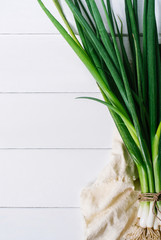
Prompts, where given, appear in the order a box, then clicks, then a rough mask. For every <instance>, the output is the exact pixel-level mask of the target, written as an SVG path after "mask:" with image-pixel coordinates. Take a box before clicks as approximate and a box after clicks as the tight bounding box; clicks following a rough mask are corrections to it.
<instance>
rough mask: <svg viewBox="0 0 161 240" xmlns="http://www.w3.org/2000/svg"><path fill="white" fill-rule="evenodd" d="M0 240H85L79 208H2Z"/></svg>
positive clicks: (0, 210) (0, 212)
mask: <svg viewBox="0 0 161 240" xmlns="http://www.w3.org/2000/svg"><path fill="white" fill-rule="evenodd" d="M0 239H3V240H20V239H21V240H22V239H23V240H29V239H30V240H37V239H41V240H65V239H74V240H82V239H83V220H82V216H81V213H80V210H79V209H70V208H69V209H0Z"/></svg>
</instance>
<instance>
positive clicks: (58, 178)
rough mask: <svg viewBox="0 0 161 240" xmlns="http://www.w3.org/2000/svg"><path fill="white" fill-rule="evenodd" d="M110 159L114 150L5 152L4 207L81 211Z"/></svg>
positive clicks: (0, 180)
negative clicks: (87, 190)
mask: <svg viewBox="0 0 161 240" xmlns="http://www.w3.org/2000/svg"><path fill="white" fill-rule="evenodd" d="M109 157H110V150H69V149H68V150H10V151H9V150H8V151H3V150H1V151H0V196H1V198H0V207H78V206H79V201H80V200H79V199H80V192H81V189H82V188H83V187H84V186H86V185H87V184H89V182H92V181H94V179H95V178H96V177H97V176H98V174H99V173H100V172H101V170H102V169H103V168H104V167H105V166H106V165H107V163H108V161H109ZM0 215H1V214H0ZM0 226H1V225H0ZM0 239H1V238H0Z"/></svg>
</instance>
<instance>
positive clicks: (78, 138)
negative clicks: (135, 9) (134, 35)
mask: <svg viewBox="0 0 161 240" xmlns="http://www.w3.org/2000/svg"><path fill="white" fill-rule="evenodd" d="M61 2H62V5H63V9H64V11H65V13H66V15H67V16H68V19H69V21H70V23H71V24H72V25H73V26H74V24H73V18H72V16H71V14H70V12H69V9H68V8H67V6H65V1H64V0H61ZM142 2H143V1H142V0H141V1H139V9H140V13H141V10H142ZM44 3H45V4H46V5H47V6H48V7H49V9H50V10H51V12H52V13H54V15H56V16H57V18H58V20H60V18H59V17H58V14H57V11H56V9H55V8H54V5H53V3H52V0H44ZM157 4H158V5H157V12H159V11H158V9H159V7H158V6H159V4H160V2H159V0H157ZM112 6H113V8H114V12H115V13H116V14H117V15H119V17H121V19H122V21H123V23H125V16H124V4H123V0H119V1H118V0H112ZM158 19H159V18H158ZM160 22H161V20H158V23H159V28H160ZM140 29H142V24H141V22H140ZM123 31H124V34H126V33H127V29H126V25H125V24H124V29H123ZM125 41H126V43H127V38H126V37H125ZM79 96H95V97H100V94H98V89H97V87H96V85H95V82H94V80H93V78H92V77H91V76H90V74H89V72H88V71H87V70H86V69H85V67H84V66H83V64H82V63H81V62H80V61H79V59H78V58H77V57H76V56H75V54H74V53H73V51H72V50H71V49H70V47H69V46H68V45H67V44H66V43H65V42H64V40H63V39H62V37H61V36H60V35H59V34H58V31H57V30H56V29H55V28H54V27H53V25H52V24H51V22H50V21H49V20H48V19H47V17H46V16H45V14H44V13H43V12H42V10H41V8H40V7H39V5H38V3H37V1H36V0H35V1H33V0H25V1H22V0H16V1H11V0H5V1H2V2H1V8H0V239H2V240H22V239H23V240H37V239H39V240H64V239H70V240H82V239H83V220H82V216H81V213H80V209H79V205H80V203H79V196H80V192H81V189H82V187H83V186H85V185H86V184H87V183H88V182H92V181H93V180H94V179H95V177H96V176H97V175H98V173H99V172H100V171H101V170H102V169H103V167H104V166H105V165H106V164H107V163H108V159H109V153H110V148H111V145H112V135H113V123H112V119H111V117H110V115H109V113H108V111H107V110H106V108H105V107H104V106H101V105H99V104H98V103H94V102H90V101H87V100H76V99H75V98H76V97H79Z"/></svg>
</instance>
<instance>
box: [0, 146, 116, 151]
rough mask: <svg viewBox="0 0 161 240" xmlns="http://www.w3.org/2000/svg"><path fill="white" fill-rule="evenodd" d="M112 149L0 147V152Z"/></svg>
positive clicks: (103, 148)
mask: <svg viewBox="0 0 161 240" xmlns="http://www.w3.org/2000/svg"><path fill="white" fill-rule="evenodd" d="M111 149H112V148H108V147H107V148H105V147H102V148H101V147H100V148H97V147H96V148H61V147H60V148H54V147H53V148H52V147H51V148H45V147H40V148H27V147H22V148H21V147H20V148H19V147H13V148H12V147H9V148H8V147H6V148H5V147H4V148H1V147H0V151H1V150H2V151H4V150H5V151H8V150H111Z"/></svg>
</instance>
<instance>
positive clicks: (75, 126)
mask: <svg viewBox="0 0 161 240" xmlns="http://www.w3.org/2000/svg"><path fill="white" fill-rule="evenodd" d="M80 96H94V97H98V98H99V97H101V95H100V94H90V93H88V94H83V93H82V94H81V93H79V94H1V95H0V112H1V120H0V148H110V147H111V140H112V133H113V121H112V119H111V117H110V114H109V112H108V109H107V108H106V107H105V106H104V105H101V104H100V103H96V102H94V101H91V100H84V99H76V97H80Z"/></svg>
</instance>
